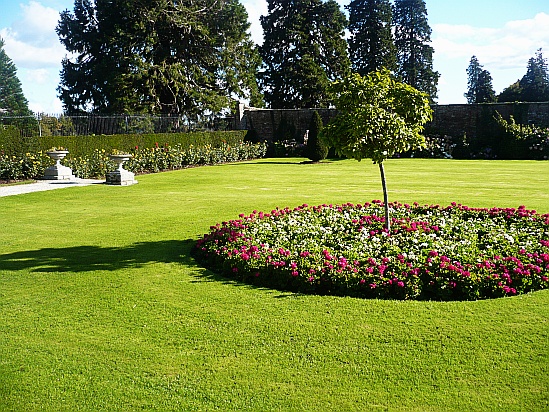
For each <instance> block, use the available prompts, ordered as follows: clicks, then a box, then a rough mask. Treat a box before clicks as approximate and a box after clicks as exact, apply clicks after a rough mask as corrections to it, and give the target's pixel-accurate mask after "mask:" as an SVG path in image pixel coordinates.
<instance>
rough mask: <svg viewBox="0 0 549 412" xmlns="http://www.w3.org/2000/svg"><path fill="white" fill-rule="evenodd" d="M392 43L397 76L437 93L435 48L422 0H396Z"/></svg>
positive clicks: (414, 85)
mask: <svg viewBox="0 0 549 412" xmlns="http://www.w3.org/2000/svg"><path fill="white" fill-rule="evenodd" d="M393 22H394V27H395V46H396V49H397V66H398V68H397V71H396V73H397V76H398V77H399V78H400V80H401V81H403V82H404V83H406V84H408V85H410V86H412V87H414V88H415V89H417V90H420V91H422V92H425V93H427V94H428V95H429V97H430V99H431V101H434V100H435V99H436V96H437V84H438V79H439V77H440V74H439V73H438V72H436V71H433V52H434V49H433V47H432V46H430V45H429V43H430V42H431V27H429V23H428V21H427V7H426V6H425V1H424V0H396V1H395V4H394V8H393Z"/></svg>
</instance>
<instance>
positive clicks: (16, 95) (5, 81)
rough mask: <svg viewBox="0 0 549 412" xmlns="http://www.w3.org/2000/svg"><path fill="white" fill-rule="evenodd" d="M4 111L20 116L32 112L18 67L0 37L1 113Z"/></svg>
mask: <svg viewBox="0 0 549 412" xmlns="http://www.w3.org/2000/svg"><path fill="white" fill-rule="evenodd" d="M4 113H8V114H10V115H18V116H28V115H30V114H32V113H31V111H30V110H29V107H28V101H27V99H26V98H25V96H24V94H23V89H22V88H21V82H20V81H19V78H18V77H17V68H16V67H15V64H14V63H13V61H12V60H11V59H10V58H9V57H8V55H7V54H6V51H5V50H4V40H3V39H2V38H0V115H2V114H4Z"/></svg>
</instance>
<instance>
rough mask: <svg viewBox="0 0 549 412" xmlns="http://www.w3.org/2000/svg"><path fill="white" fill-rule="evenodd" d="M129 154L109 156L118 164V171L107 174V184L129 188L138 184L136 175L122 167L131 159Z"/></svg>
mask: <svg viewBox="0 0 549 412" xmlns="http://www.w3.org/2000/svg"><path fill="white" fill-rule="evenodd" d="M131 157H132V156H131V155H129V154H113V155H109V158H110V159H111V160H112V161H113V162H115V163H116V164H117V166H118V167H117V169H116V170H114V171H112V172H108V173H107V182H106V183H107V184H108V185H118V186H129V185H134V184H136V183H137V180H135V174H133V173H132V172H129V171H128V170H126V169H124V168H123V167H122V165H123V164H124V162H125V161H126V160H129V159H131Z"/></svg>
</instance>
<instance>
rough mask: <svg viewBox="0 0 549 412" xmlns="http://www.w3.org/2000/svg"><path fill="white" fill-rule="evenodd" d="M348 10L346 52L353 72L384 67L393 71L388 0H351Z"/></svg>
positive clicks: (393, 58) (360, 72) (394, 55)
mask: <svg viewBox="0 0 549 412" xmlns="http://www.w3.org/2000/svg"><path fill="white" fill-rule="evenodd" d="M347 9H348V10H349V27H348V28H349V31H350V34H351V35H350V37H349V40H348V42H349V55H350V59H351V66H352V69H353V71H354V72H356V73H358V74H360V75H361V76H364V75H366V74H368V73H370V72H373V71H377V70H380V69H381V68H383V67H385V68H387V69H389V70H390V71H394V70H396V48H395V45H394V41H393V34H392V15H393V13H392V9H391V3H390V2H389V0H352V1H351V2H350V3H349V5H348V6H347Z"/></svg>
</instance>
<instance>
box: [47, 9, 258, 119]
mask: <svg viewBox="0 0 549 412" xmlns="http://www.w3.org/2000/svg"><path fill="white" fill-rule="evenodd" d="M247 18H248V16H247V13H246V9H245V8H244V6H243V5H242V4H241V3H240V2H239V1H238V0H223V1H215V0H205V1H200V2H191V1H183V2H171V1H168V0H160V1H156V2H148V3H147V2H145V3H143V2H142V1H138V0H117V1H116V2H114V3H113V2H102V1H93V2H89V1H76V2H75V6H74V11H73V12H72V13H71V12H69V11H68V10H67V11H64V12H63V13H61V19H60V21H59V24H58V26H57V33H58V35H59V38H60V40H61V43H62V44H63V45H64V46H65V48H66V49H67V51H68V52H70V53H74V54H75V55H76V57H75V58H69V57H67V58H65V59H64V60H63V62H62V66H63V68H62V71H61V85H60V86H59V88H58V91H59V94H60V99H61V101H62V102H63V105H64V108H65V111H66V112H69V113H71V114H72V113H76V112H80V111H87V110H88V109H89V110H92V111H94V112H99V113H177V114H184V115H186V116H187V117H189V118H191V119H196V118H198V117H200V116H202V115H204V114H205V113H207V112H213V113H218V112H220V111H221V110H223V109H228V108H229V107H230V106H231V104H232V103H231V102H232V99H233V98H235V97H237V98H240V97H241V98H251V99H252V100H255V101H257V100H259V99H260V98H259V95H258V91H257V84H256V83H255V72H256V70H257V66H258V65H259V57H258V54H257V51H256V50H255V46H254V45H253V43H252V41H251V39H250V34H249V33H248V29H249V27H250V25H249V23H248V19H247Z"/></svg>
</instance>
